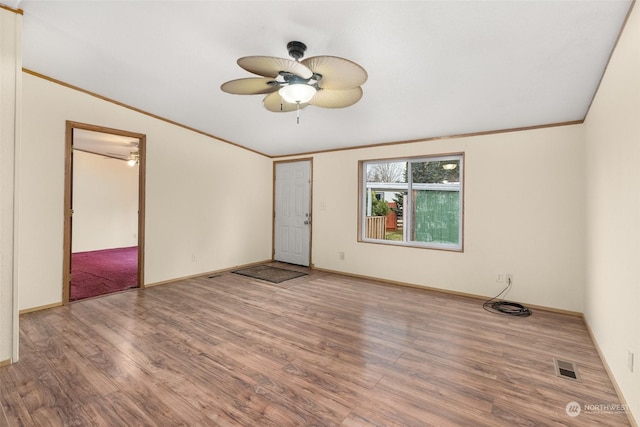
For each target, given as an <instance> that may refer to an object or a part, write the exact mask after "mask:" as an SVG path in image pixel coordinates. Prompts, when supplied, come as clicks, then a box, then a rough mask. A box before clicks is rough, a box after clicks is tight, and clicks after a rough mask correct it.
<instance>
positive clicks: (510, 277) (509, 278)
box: [505, 273, 513, 285]
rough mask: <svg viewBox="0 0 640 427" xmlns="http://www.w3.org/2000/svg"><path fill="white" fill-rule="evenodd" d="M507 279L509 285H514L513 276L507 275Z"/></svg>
mask: <svg viewBox="0 0 640 427" xmlns="http://www.w3.org/2000/svg"><path fill="white" fill-rule="evenodd" d="M505 279H506V280H507V284H508V285H513V274H511V273H507V274H506V275H505Z"/></svg>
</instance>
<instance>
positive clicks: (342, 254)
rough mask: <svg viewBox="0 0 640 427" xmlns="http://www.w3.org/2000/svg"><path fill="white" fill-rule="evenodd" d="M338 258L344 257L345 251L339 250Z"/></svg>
mask: <svg viewBox="0 0 640 427" xmlns="http://www.w3.org/2000/svg"><path fill="white" fill-rule="evenodd" d="M338 259H342V260H343V259H344V252H338Z"/></svg>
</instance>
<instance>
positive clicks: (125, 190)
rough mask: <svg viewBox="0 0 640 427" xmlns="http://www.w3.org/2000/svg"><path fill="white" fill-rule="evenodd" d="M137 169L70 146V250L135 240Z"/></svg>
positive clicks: (114, 245) (134, 242) (123, 244)
mask: <svg viewBox="0 0 640 427" xmlns="http://www.w3.org/2000/svg"><path fill="white" fill-rule="evenodd" d="M138 169H139V168H138V166H137V165H136V166H133V167H131V166H129V165H127V162H125V161H124V160H118V159H113V158H108V157H104V156H101V155H98V154H91V153H84V152H82V151H77V150H74V154H73V233H72V243H71V252H85V251H96V250H101V249H110V248H125V247H129V246H136V245H137V244H138V238H137V235H138Z"/></svg>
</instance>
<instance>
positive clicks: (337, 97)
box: [309, 87, 362, 108]
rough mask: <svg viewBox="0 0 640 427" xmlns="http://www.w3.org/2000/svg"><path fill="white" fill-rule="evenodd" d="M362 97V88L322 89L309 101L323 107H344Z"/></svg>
mask: <svg viewBox="0 0 640 427" xmlns="http://www.w3.org/2000/svg"><path fill="white" fill-rule="evenodd" d="M360 98H362V88H361V87H356V88H353V89H346V90H332V89H322V90H320V91H318V93H316V94H315V95H314V96H313V98H311V101H309V103H310V104H311V105H315V106H316V107H323V108H344V107H348V106H350V105H353V104H355V103H356V102H358V101H360Z"/></svg>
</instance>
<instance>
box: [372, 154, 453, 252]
mask: <svg viewBox="0 0 640 427" xmlns="http://www.w3.org/2000/svg"><path fill="white" fill-rule="evenodd" d="M463 159H464V155H463V154H461V153H460V154H448V155H442V156H437V157H436V156H434V157H421V158H409V159H389V160H370V161H362V162H360V167H361V173H362V175H361V178H360V188H361V191H360V207H361V209H360V230H359V236H360V239H359V240H360V241H365V242H376V243H387V244H394V245H404V246H416V247H425V248H435V249H448V250H456V251H461V250H462V208H463V206H462V205H463V192H462V187H463V185H462V183H463V179H462V178H463V169H464V167H463V166H464V165H463Z"/></svg>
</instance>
